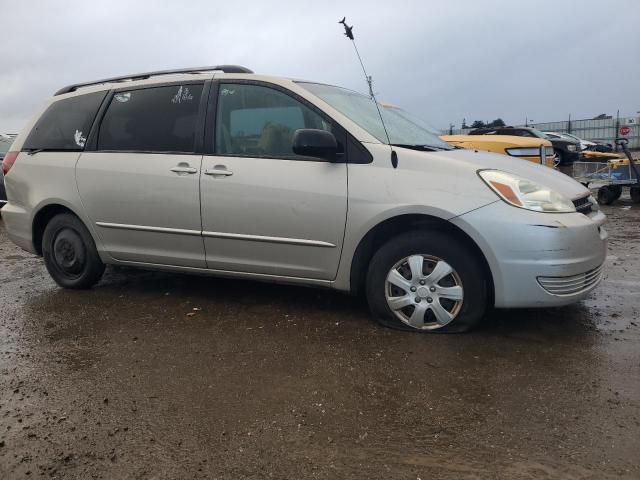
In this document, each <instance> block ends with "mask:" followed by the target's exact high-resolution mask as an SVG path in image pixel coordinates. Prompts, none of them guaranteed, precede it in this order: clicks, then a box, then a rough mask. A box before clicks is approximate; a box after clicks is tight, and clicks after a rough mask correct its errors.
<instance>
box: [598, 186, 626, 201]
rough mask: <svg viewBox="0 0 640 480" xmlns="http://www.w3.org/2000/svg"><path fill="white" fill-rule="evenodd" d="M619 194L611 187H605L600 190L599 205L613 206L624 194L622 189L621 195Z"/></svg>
mask: <svg viewBox="0 0 640 480" xmlns="http://www.w3.org/2000/svg"><path fill="white" fill-rule="evenodd" d="M617 193H618V192H617V191H616V190H615V188H614V187H612V186H611V185H604V186H603V187H600V188H599V189H598V203H601V204H603V205H611V204H612V203H613V202H615V201H616V200H617V199H618V198H619V197H620V194H622V189H620V194H618V195H616V194H617Z"/></svg>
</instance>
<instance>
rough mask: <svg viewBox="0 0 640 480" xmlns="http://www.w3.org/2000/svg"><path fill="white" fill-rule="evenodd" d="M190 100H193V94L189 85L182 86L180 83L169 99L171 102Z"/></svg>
mask: <svg viewBox="0 0 640 480" xmlns="http://www.w3.org/2000/svg"><path fill="white" fill-rule="evenodd" d="M191 100H193V95H192V94H191V92H190V91H189V87H184V88H183V87H182V85H180V88H178V92H177V93H176V94H175V95H174V96H173V98H172V99H171V103H182V102H190V101H191Z"/></svg>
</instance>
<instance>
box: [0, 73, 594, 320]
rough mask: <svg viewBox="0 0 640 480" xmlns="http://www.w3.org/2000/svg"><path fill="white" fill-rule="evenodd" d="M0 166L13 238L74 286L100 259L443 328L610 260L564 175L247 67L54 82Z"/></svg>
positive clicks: (329, 89) (546, 301)
mask: <svg viewBox="0 0 640 480" xmlns="http://www.w3.org/2000/svg"><path fill="white" fill-rule="evenodd" d="M123 80H126V81H123ZM378 108H379V109H380V112H379V111H378ZM381 118H382V119H384V123H383V122H382V120H381ZM54 126H55V128H54ZM3 168H4V170H5V173H6V185H7V193H8V197H9V202H8V204H7V205H6V206H5V208H4V209H3V217H4V219H5V223H6V227H7V232H8V235H9V237H10V238H11V239H12V240H13V241H14V242H15V243H16V244H17V245H19V246H21V247H22V248H24V249H25V250H28V251H30V252H32V253H35V254H38V255H42V256H43V257H44V261H45V264H46V266H47V269H48V271H49V272H50V274H51V275H52V277H53V278H54V279H55V281H56V282H58V284H60V285H61V286H63V287H66V288H88V287H91V286H93V285H94V284H96V283H97V282H98V281H99V279H100V278H101V275H102V273H103V271H104V268H105V264H114V265H128V266H135V267H140V268H148V269H162V270H171V271H179V272H193V273H208V274H211V275H218V276H225V277H236V278H248V279H254V280H263V281H271V282H283V283H292V284H304V285H310V286H319V287H329V288H334V289H337V290H341V291H345V292H351V293H354V294H357V293H360V292H362V293H364V294H366V296H367V299H368V302H369V305H370V307H371V311H372V313H373V316H374V317H375V318H376V319H378V320H379V321H380V322H381V323H382V324H384V325H387V326H390V327H394V328H400V329H405V330H411V331H417V332H431V331H448V332H452V331H463V330H466V329H469V328H471V327H472V326H473V325H475V324H476V323H477V322H478V321H479V320H480V319H481V318H482V317H483V315H484V312H485V309H486V308H487V307H489V306H495V307H498V308H500V307H542V306H545V307H549V306H558V305H565V304H568V303H572V302H576V301H579V300H580V299H582V298H584V297H585V296H586V295H587V294H588V293H589V292H590V291H591V290H592V289H593V288H594V287H595V286H596V285H597V283H598V282H599V280H600V278H601V275H602V266H603V262H604V258H605V250H606V239H607V234H606V231H605V230H604V228H603V224H604V221H605V218H604V215H603V214H602V213H601V212H600V211H599V209H598V206H597V203H596V202H595V201H594V200H593V198H592V197H591V196H590V192H589V190H587V189H586V188H584V187H583V186H582V185H580V184H579V183H577V182H575V181H574V180H572V179H571V178H568V177H566V176H565V175H562V174H560V173H558V172H556V171H554V170H552V169H550V168H547V167H545V166H542V165H536V164H534V163H532V162H523V161H521V160H518V159H516V158H511V157H508V156H505V155H496V154H492V153H486V152H476V151H472V150H463V149H454V148H453V147H452V146H451V145H449V144H448V143H446V142H444V141H443V140H441V139H440V138H439V137H438V132H436V131H435V130H433V129H432V128H431V127H429V126H428V125H427V124H425V123H424V122H423V121H421V120H419V119H417V118H416V117H414V116H413V115H410V114H409V113H407V112H406V111H404V110H402V109H400V108H398V107H391V106H385V105H376V103H375V102H374V100H372V99H371V98H370V97H368V96H365V95H361V94H359V93H356V92H353V91H350V90H346V89H343V88H339V87H334V86H330V85H325V84H320V83H313V82H302V81H295V80H291V79H287V78H281V77H271V76H263V75H257V74H254V73H252V72H251V71H250V70H248V69H245V68H243V67H235V66H219V67H210V68H197V69H189V70H185V71H172V72H151V73H148V74H140V75H132V76H129V77H125V78H122V77H120V78H116V79H106V80H101V81H98V82H92V83H90V84H81V85H72V86H69V87H65V88H63V89H62V90H60V91H59V92H58V94H57V95H55V96H54V97H53V98H52V99H51V100H50V101H49V102H48V103H47V104H46V105H45V106H44V107H43V109H42V111H41V112H40V113H39V114H37V115H36V116H35V118H34V119H33V121H32V122H31V123H30V124H29V125H28V126H27V127H26V128H25V130H24V131H23V132H22V133H21V134H20V135H19V137H18V138H17V139H16V141H15V143H14V145H13V147H12V152H11V153H10V154H9V160H7V159H5V162H4V164H3Z"/></svg>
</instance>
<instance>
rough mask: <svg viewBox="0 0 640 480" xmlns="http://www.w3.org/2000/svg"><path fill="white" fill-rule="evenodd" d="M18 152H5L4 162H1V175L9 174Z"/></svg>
mask: <svg viewBox="0 0 640 480" xmlns="http://www.w3.org/2000/svg"><path fill="white" fill-rule="evenodd" d="M18 153H19V152H7V153H6V154H5V156H4V160H3V161H2V173H4V174H5V175H6V174H7V173H9V170H11V167H13V164H14V163H16V158H18Z"/></svg>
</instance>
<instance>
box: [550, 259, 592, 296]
mask: <svg viewBox="0 0 640 480" xmlns="http://www.w3.org/2000/svg"><path fill="white" fill-rule="evenodd" d="M603 270H604V264H602V265H600V266H599V267H597V268H594V269H593V270H589V271H587V272H584V273H580V274H578V275H572V276H570V277H538V282H539V283H540V285H542V288H544V289H545V290H546V291H547V292H549V293H551V294H553V295H575V294H577V293H582V292H584V291H585V290H589V289H590V288H593V287H595V286H596V285H597V284H598V282H600V280H601V279H602V272H603Z"/></svg>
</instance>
